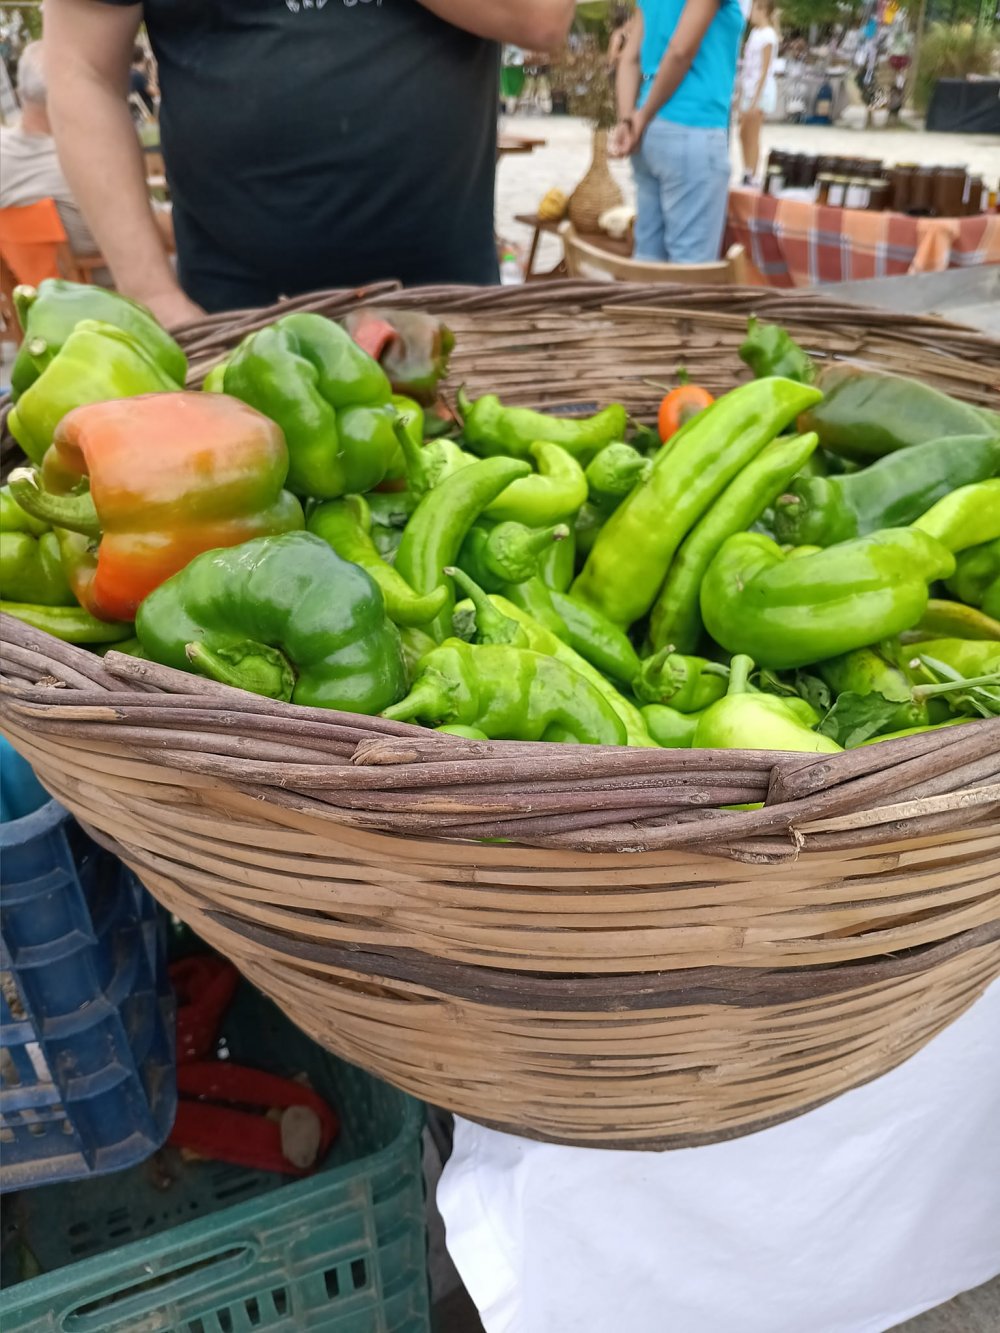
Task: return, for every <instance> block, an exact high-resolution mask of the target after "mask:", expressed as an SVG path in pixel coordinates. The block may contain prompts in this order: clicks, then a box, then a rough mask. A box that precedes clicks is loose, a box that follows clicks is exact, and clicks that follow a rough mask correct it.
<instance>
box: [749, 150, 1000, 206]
mask: <svg viewBox="0 0 1000 1333" xmlns="http://www.w3.org/2000/svg"><path fill="white" fill-rule="evenodd" d="M787 188H797V189H812V188H815V190H816V199H817V202H818V203H821V204H830V205H831V206H833V207H835V208H864V209H870V210H873V211H881V210H883V209H888V210H890V211H891V212H893V213H909V214H911V215H913V216H915V217H967V216H970V215H974V214H978V213H985V212H988V211H990V210H991V209H993V208H995V207H996V192H995V191H990V190H989V189H988V188H987V186H986V184H985V182H984V181H983V178H982V177H981V176H973V175H970V174H969V173H968V172H967V171H966V170H965V168H964V167H921V166H918V165H917V164H916V163H909V162H903V163H900V164H899V165H898V166H894V167H889V168H888V169H886V168H885V167H884V166H883V164H882V162H881V161H878V160H877V159H875V158H863V157H856V158H844V157H813V156H811V155H809V154H807V153H786V152H783V151H781V150H780V149H774V150H772V151H771V153H770V155H769V157H768V163H767V178H766V181H765V185H764V192H765V193H766V194H778V193H780V192H781V191H782V190H784V189H787Z"/></svg>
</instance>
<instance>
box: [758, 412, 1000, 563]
mask: <svg viewBox="0 0 1000 1333" xmlns="http://www.w3.org/2000/svg"><path fill="white" fill-rule="evenodd" d="M998 469H1000V435H998V436H989V435H965V436H961V437H959V438H957V439H947V440H928V441H927V443H926V444H914V445H912V446H911V447H910V448H909V449H902V450H900V451H898V452H897V453H894V454H887V455H886V456H885V457H884V458H880V459H879V461H878V462H877V463H873V464H872V465H871V466H870V467H866V468H865V469H864V470H863V471H861V472H852V473H850V474H849V475H848V476H841V477H800V478H798V479H796V480H795V481H793V482H792V484H791V485H790V486H789V487H788V491H787V493H786V494H784V495H782V496H779V497H778V499H777V500H776V501H775V505H774V534H775V536H776V537H777V538H778V541H780V542H782V543H786V542H787V543H791V544H792V545H795V546H799V545H803V544H807V543H814V544H817V545H819V546H832V545H833V544H834V542H844V541H849V540H850V538H851V537H863V536H864V535H865V534H866V533H868V532H877V531H878V529H879V528H900V527H903V526H904V525H905V524H907V523H912V522H913V521H914V519H918V518H919V517H920V516H921V514H924V513H926V512H927V510H928V509H929V508H930V507H931V505H933V504H935V503H936V502H937V501H938V500H940V499H942V497H944V496H946V495H949V494H950V493H951V492H952V491H954V490H955V489H956V488H957V487H959V486H966V485H968V484H970V483H972V482H977V481H984V480H985V479H986V478H988V477H992V476H994V475H995V474H996V472H997V471H998Z"/></svg>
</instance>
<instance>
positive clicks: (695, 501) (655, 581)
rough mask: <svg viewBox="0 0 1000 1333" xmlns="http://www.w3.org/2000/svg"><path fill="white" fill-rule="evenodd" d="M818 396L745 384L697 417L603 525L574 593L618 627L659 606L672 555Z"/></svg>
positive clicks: (769, 383)
mask: <svg viewBox="0 0 1000 1333" xmlns="http://www.w3.org/2000/svg"><path fill="white" fill-rule="evenodd" d="M819 397H820V394H819V391H818V390H816V389H811V388H809V387H808V386H806V385H803V384H795V383H793V382H792V381H791V380H783V379H763V380H754V381H753V382H752V383H750V384H743V385H741V386H740V387H739V388H737V389H733V390H732V392H731V393H727V394H726V395H725V397H723V398H720V399H718V401H717V402H715V403H713V404H712V406H711V407H708V408H706V409H705V411H704V412H699V413H698V415H697V416H696V417H693V418H692V420H691V421H689V422H688V423H687V425H686V426H684V427H683V428H682V430H681V431H680V432H678V436H679V439H678V442H677V443H676V444H675V445H674V447H673V448H672V449H671V450H670V452H669V453H667V454H665V455H659V456H657V458H656V460H655V461H654V463H653V471H652V473H651V474H650V476H649V479H648V481H646V482H644V483H643V484H642V485H641V486H637V487H636V489H635V490H634V491H633V492H632V494H631V495H630V496H629V497H628V499H626V500H624V501H623V502H622V503H621V504H620V505H619V506H618V508H617V509H616V510H615V512H614V513H613V514H612V515H611V517H610V518H609V519H608V521H607V523H605V525H604V527H603V528H602V529H601V531H600V533H599V534H598V537H597V540H596V542H595V543H594V547H593V550H592V551H591V552H590V555H589V556H588V557H587V563H586V564H585V565H584V567H583V571H582V572H581V574H580V576H579V578H577V580H576V582H575V583H574V585H573V593H574V595H575V596H577V597H578V598H579V599H580V600H581V601H584V602H587V603H588V604H589V605H591V606H594V607H596V608H597V609H598V610H599V611H603V612H604V614H605V615H606V616H607V617H608V619H609V620H613V621H614V622H615V624H617V625H623V626H625V625H631V624H632V623H633V621H636V620H638V619H640V617H642V616H644V615H645V614H646V612H647V611H648V610H649V609H650V607H651V606H652V605H653V602H654V601H655V599H656V595H657V593H658V592H659V590H660V587H661V585H662V583H663V580H664V579H665V577H666V575H667V570H668V569H669V567H670V562H671V560H672V559H673V556H674V553H675V551H676V550H677V548H678V547H679V546H680V544H681V542H682V541H683V540H684V538H685V536H686V535H687V533H688V532H689V531H690V529H691V528H692V527H693V526H694V525H695V523H697V521H698V519H699V518H700V517H701V516H702V514H703V513H704V512H705V510H706V509H707V508H708V507H709V505H711V504H712V502H713V501H714V500H715V499H716V498H717V497H718V496H719V495H720V494H721V493H722V491H723V490H724V489H725V487H726V486H728V485H729V483H730V482H731V481H732V480H733V478H734V477H735V476H736V475H737V474H738V473H739V472H740V471H741V470H742V469H743V468H744V467H745V466H746V465H747V463H749V462H750V461H751V459H753V458H756V456H757V455H758V454H759V453H760V451H761V450H762V449H763V448H764V446H765V445H766V444H769V443H770V442H771V440H773V439H774V437H775V436H776V435H777V434H778V432H779V431H780V430H782V428H783V427H784V426H786V425H788V423H789V422H790V421H792V420H793V419H794V417H795V416H796V415H797V414H798V413H799V412H801V411H802V410H803V409H804V408H805V407H807V406H808V405H809V404H810V403H814V402H816V401H817V399H818V398H819Z"/></svg>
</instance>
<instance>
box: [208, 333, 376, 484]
mask: <svg viewBox="0 0 1000 1333" xmlns="http://www.w3.org/2000/svg"><path fill="white" fill-rule="evenodd" d="M223 389H224V392H226V393H228V394H231V395H232V396H233V397H234V398H239V399H242V401H243V402H245V403H249V405H250V406H251V407H255V408H257V410H258V411H260V412H263V413H264V415H265V416H267V417H270V418H271V420H272V421H275V422H277V424H278V425H279V426H280V427H281V429H282V430H283V431H284V434H285V440H286V442H287V444H288V459H289V467H288V480H287V482H286V485H287V487H288V489H289V490H290V491H292V492H293V493H294V494H296V495H312V496H315V497H317V498H318V499H321V500H334V499H337V498H338V497H339V496H341V495H346V494H348V493H355V494H357V493H360V492H362V491H368V490H371V489H372V488H373V487H374V486H377V485H378V484H379V482H380V481H382V480H383V478H384V477H385V476H386V474H387V472H388V471H389V469H390V468H391V467H392V465H393V463H394V461H395V460H396V459H397V457H398V443H397V439H396V434H395V431H394V429H393V426H394V423H395V420H396V412H395V409H394V408H393V406H392V404H391V403H390V402H389V396H390V387H389V380H388V378H387V377H386V374H385V372H384V371H383V370H382V368H381V366H380V365H379V364H378V362H377V361H373V360H372V358H371V357H370V356H369V355H368V354H367V352H363V351H362V350H361V348H360V347H358V345H357V344H356V343H355V342H354V341H353V339H352V338H351V337H350V335H349V334H347V333H345V331H344V330H343V329H342V328H341V327H340V325H339V324H335V323H334V322H333V321H332V320H329V319H325V318H324V317H323V316H322V315H315V314H310V313H309V312H302V313H298V314H293V315H285V316H284V318H282V319H279V320H276V321H275V323H273V324H269V325H268V326H267V327H266V328H263V329H260V330H258V332H256V333H252V334H250V336H249V337H248V338H245V339H244V340H243V342H242V343H240V345H239V347H237V348H236V350H235V352H233V354H232V356H231V357H230V359H229V362H228V364H227V366H226V369H225V374H224V377H223Z"/></svg>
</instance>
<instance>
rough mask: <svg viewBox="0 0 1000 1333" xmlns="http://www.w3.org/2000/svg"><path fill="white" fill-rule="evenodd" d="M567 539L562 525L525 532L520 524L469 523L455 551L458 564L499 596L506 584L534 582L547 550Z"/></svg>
mask: <svg viewBox="0 0 1000 1333" xmlns="http://www.w3.org/2000/svg"><path fill="white" fill-rule="evenodd" d="M514 484H515V485H516V484H517V483H516V482H515V483H514ZM507 489H508V490H510V487H509V486H508V487H507ZM568 536H569V528H568V527H567V526H566V524H565V523H557V524H554V525H553V526H552V527H549V528H528V527H525V525H524V524H523V523H497V524H495V525H489V524H486V523H483V522H479V523H473V525H472V527H471V528H470V529H469V531H468V533H467V534H466V537H465V541H464V542H463V543H462V549H461V550H460V551H459V555H458V564H459V567H460V568H461V569H464V570H465V572H466V573H467V574H469V575H471V577H472V578H474V579H475V580H476V582H477V583H478V584H479V585H480V586H481V587H483V588H485V589H486V591H487V592H500V590H501V589H502V588H503V587H505V586H506V584H508V583H522V582H523V581H524V580H525V579H530V578H534V576H535V574H536V573H537V572H538V568H539V565H540V563H541V560H542V558H543V556H545V555H547V553H548V551H549V548H550V547H551V546H553V545H554V544H555V543H557V542H562V541H564V540H565V539H566V538H567V537H568Z"/></svg>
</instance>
